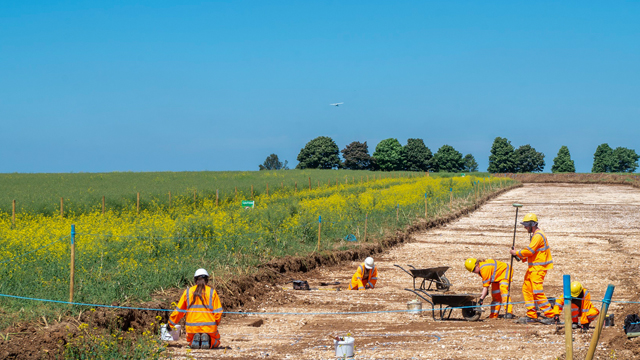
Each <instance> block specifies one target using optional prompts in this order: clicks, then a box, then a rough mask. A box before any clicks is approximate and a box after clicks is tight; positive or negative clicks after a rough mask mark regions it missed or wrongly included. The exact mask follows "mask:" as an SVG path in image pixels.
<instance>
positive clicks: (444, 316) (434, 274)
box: [394, 264, 482, 321]
mask: <svg viewBox="0 0 640 360" xmlns="http://www.w3.org/2000/svg"><path fill="white" fill-rule="evenodd" d="M394 266H396V267H398V268H400V269H401V270H402V271H404V272H406V273H407V274H409V275H410V276H411V277H412V278H413V289H405V290H406V291H410V292H412V293H414V294H416V295H417V296H419V297H420V298H422V300H424V301H426V302H427V303H429V304H431V316H433V319H434V320H436V307H437V310H438V313H439V314H440V320H449V319H450V318H451V313H452V312H453V310H454V308H461V309H460V310H462V317H463V318H464V319H465V320H467V321H476V320H478V319H480V316H481V315H482V308H481V307H479V306H478V300H477V299H478V298H479V297H480V294H438V293H432V294H430V293H428V292H427V291H447V290H449V288H450V287H451V282H450V281H449V279H447V277H446V276H444V273H445V272H446V271H447V270H448V269H449V267H447V266H442V267H435V268H428V269H416V268H415V267H414V266H411V265H407V266H410V267H411V269H409V271H407V270H405V269H403V268H402V267H401V266H400V265H395V264H394ZM416 278H419V279H422V281H421V282H420V284H419V286H418V287H416ZM427 281H429V285H428V286H427ZM433 285H435V286H434V287H435V289H432V288H431V287H432V286H433Z"/></svg>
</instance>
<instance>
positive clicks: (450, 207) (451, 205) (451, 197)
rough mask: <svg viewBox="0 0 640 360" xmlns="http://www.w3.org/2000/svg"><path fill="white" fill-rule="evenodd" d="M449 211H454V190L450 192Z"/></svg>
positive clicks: (451, 189)
mask: <svg viewBox="0 0 640 360" xmlns="http://www.w3.org/2000/svg"><path fill="white" fill-rule="evenodd" d="M449 210H451V211H453V188H450V190H449Z"/></svg>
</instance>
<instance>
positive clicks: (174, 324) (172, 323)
mask: <svg viewBox="0 0 640 360" xmlns="http://www.w3.org/2000/svg"><path fill="white" fill-rule="evenodd" d="M176 310H178V309H176ZM169 322H170V323H171V325H173V326H176V323H174V322H173V321H171V319H169Z"/></svg>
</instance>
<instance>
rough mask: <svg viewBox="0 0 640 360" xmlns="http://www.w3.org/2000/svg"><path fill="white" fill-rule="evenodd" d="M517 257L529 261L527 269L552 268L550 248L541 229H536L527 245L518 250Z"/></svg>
mask: <svg viewBox="0 0 640 360" xmlns="http://www.w3.org/2000/svg"><path fill="white" fill-rule="evenodd" d="M518 257H519V258H520V259H521V260H522V262H525V261H528V262H529V271H540V270H551V269H553V259H552V258H551V249H550V248H549V243H548V242H547V237H546V236H544V233H543V232H542V230H537V231H536V232H535V234H533V236H532V237H531V242H530V243H529V246H527V247H526V248H524V249H522V250H520V251H518Z"/></svg>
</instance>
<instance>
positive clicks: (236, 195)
mask: <svg viewBox="0 0 640 360" xmlns="http://www.w3.org/2000/svg"><path fill="white" fill-rule="evenodd" d="M234 199H235V201H238V187H237V186H236V194H235V198H234Z"/></svg>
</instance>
